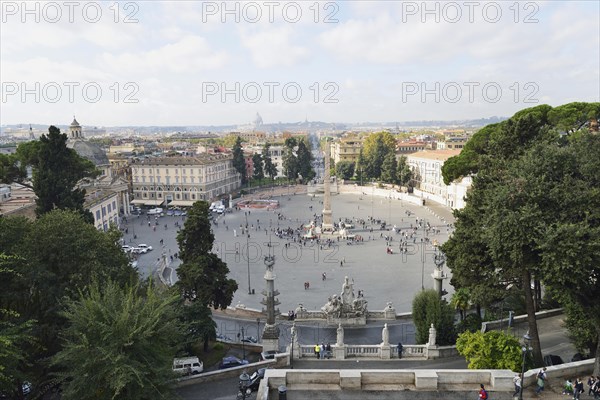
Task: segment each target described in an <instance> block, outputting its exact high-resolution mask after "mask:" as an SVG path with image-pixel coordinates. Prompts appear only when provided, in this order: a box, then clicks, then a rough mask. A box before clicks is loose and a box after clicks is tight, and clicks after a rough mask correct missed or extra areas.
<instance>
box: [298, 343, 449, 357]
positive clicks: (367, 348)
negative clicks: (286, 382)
mask: <svg viewBox="0 0 600 400" xmlns="http://www.w3.org/2000/svg"><path fill="white" fill-rule="evenodd" d="M299 347H300V350H298V348H297V347H294V352H295V354H294V358H299V357H300V358H315V357H316V356H315V346H314V345H300V346H299ZM452 348H454V347H453V346H452ZM289 350H290V349H289V348H288V351H289ZM340 350H342V351H340ZM430 350H431V351H430ZM436 351H439V350H438V346H434V347H432V348H431V349H429V348H428V346H427V345H405V346H403V347H402V358H405V359H421V360H423V359H428V358H429V356H430V355H431V356H432V357H431V358H439V357H443V356H447V357H448V356H450V355H449V354H448V355H446V354H444V355H439V354H438V353H437V352H436ZM331 353H332V358H334V359H341V360H345V359H347V358H373V359H390V358H398V345H389V346H382V345H344V346H341V347H340V346H336V345H332V346H331ZM436 355H437V356H436ZM452 355H455V354H452Z"/></svg>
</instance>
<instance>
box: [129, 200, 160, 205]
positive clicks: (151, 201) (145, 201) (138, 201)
mask: <svg viewBox="0 0 600 400" xmlns="http://www.w3.org/2000/svg"><path fill="white" fill-rule="evenodd" d="M164 202H165V201H164V200H151V199H135V200H133V201H131V204H142V205H145V206H159V205H161V204H162V203H164Z"/></svg>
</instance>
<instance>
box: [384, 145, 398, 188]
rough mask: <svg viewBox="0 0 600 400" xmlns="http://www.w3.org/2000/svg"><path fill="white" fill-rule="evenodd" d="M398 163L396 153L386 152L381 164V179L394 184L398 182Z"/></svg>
mask: <svg viewBox="0 0 600 400" xmlns="http://www.w3.org/2000/svg"><path fill="white" fill-rule="evenodd" d="M397 170H398V163H397V162H396V154H394V153H392V152H390V153H388V154H387V155H386V156H385V158H384V160H383V164H381V180H382V181H384V182H387V183H392V184H395V183H397V182H398V171H397Z"/></svg>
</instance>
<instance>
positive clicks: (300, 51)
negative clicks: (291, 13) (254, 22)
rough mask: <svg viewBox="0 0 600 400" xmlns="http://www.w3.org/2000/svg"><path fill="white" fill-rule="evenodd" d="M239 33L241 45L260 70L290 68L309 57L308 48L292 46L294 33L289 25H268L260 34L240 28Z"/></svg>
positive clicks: (261, 29) (262, 28)
mask: <svg viewBox="0 0 600 400" xmlns="http://www.w3.org/2000/svg"><path fill="white" fill-rule="evenodd" d="M238 32H239V35H240V42H241V44H242V45H243V46H244V47H245V48H246V49H248V50H249V51H250V56H251V57H252V61H253V62H254V64H255V65H256V66H258V67H259V68H275V67H290V66H293V65H296V64H298V63H300V62H302V61H304V60H306V58H307V57H308V55H309V52H308V49H307V48H306V47H302V46H297V45H294V44H292V39H293V36H294V31H293V29H292V28H291V27H290V26H288V25H282V26H275V25H267V26H265V27H261V28H260V30H259V31H258V32H251V30H250V29H245V28H240V29H239V31H238Z"/></svg>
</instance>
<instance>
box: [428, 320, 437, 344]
mask: <svg viewBox="0 0 600 400" xmlns="http://www.w3.org/2000/svg"><path fill="white" fill-rule="evenodd" d="M435 337H436V331H435V327H434V326H433V324H431V328H429V342H427V344H428V345H429V346H435V339H436V338H435Z"/></svg>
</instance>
